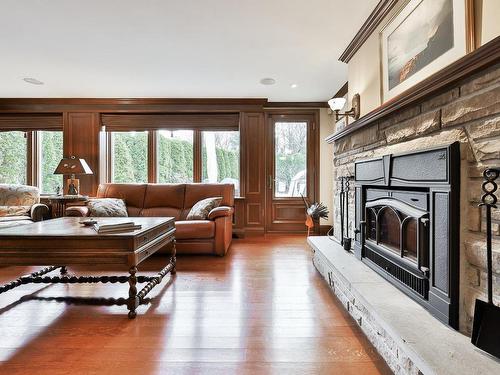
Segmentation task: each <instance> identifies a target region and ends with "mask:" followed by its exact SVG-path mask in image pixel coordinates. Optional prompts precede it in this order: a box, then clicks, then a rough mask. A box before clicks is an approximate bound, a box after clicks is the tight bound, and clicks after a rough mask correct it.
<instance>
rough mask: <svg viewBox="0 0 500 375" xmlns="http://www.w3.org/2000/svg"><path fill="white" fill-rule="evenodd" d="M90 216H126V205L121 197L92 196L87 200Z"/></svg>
mask: <svg viewBox="0 0 500 375" xmlns="http://www.w3.org/2000/svg"><path fill="white" fill-rule="evenodd" d="M87 207H88V208H89V213H90V216H95V217H124V216H128V214H127V207H126V206H125V202H124V201H123V199H117V198H93V199H89V201H88V202H87Z"/></svg>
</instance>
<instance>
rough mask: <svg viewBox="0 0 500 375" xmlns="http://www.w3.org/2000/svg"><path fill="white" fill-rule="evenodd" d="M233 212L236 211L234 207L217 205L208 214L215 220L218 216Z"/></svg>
mask: <svg viewBox="0 0 500 375" xmlns="http://www.w3.org/2000/svg"><path fill="white" fill-rule="evenodd" d="M233 212H234V209H233V208H232V207H227V206H220V207H215V208H214V209H213V210H212V211H210V213H209V214H208V219H209V220H215V219H216V218H218V217H224V216H231V215H232V214H233Z"/></svg>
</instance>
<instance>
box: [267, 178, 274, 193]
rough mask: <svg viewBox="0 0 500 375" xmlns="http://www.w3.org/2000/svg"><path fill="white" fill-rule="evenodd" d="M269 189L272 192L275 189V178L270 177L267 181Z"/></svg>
mask: <svg viewBox="0 0 500 375" xmlns="http://www.w3.org/2000/svg"><path fill="white" fill-rule="evenodd" d="M267 187H268V188H269V189H270V190H271V189H272V188H273V176H271V175H269V178H268V180H267Z"/></svg>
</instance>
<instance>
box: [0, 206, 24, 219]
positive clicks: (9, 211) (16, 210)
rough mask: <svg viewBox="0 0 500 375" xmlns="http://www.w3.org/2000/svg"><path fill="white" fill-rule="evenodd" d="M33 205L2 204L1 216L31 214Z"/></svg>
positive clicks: (0, 208) (0, 207)
mask: <svg viewBox="0 0 500 375" xmlns="http://www.w3.org/2000/svg"><path fill="white" fill-rule="evenodd" d="M30 210H31V206H0V217H6V216H30Z"/></svg>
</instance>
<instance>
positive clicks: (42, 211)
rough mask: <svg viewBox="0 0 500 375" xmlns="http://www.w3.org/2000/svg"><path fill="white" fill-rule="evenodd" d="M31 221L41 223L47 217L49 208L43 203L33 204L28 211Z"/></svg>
mask: <svg viewBox="0 0 500 375" xmlns="http://www.w3.org/2000/svg"><path fill="white" fill-rule="evenodd" d="M30 216H31V220H33V221H42V220H43V219H45V218H47V217H48V216H49V207H47V205H45V204H43V203H35V204H34V205H33V206H31V209H30Z"/></svg>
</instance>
